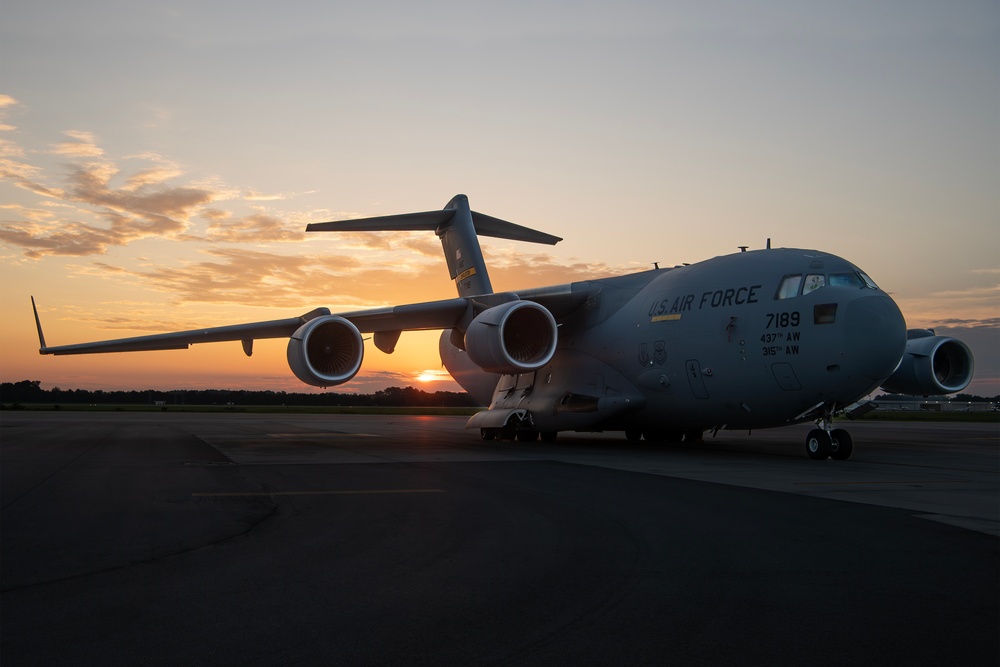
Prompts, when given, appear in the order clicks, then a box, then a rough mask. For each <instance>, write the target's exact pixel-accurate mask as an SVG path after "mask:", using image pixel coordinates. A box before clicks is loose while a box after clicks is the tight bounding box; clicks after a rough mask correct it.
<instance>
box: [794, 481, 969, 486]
mask: <svg viewBox="0 0 1000 667" xmlns="http://www.w3.org/2000/svg"><path fill="white" fill-rule="evenodd" d="M969 482H970V480H968V479H929V480H928V479H925V480H921V479H912V480H902V481H896V480H893V481H881V482H878V481H875V482H795V485H796V486H844V485H847V486H853V485H856V484H968V483H969Z"/></svg>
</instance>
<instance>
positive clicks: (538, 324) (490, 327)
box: [465, 301, 559, 374]
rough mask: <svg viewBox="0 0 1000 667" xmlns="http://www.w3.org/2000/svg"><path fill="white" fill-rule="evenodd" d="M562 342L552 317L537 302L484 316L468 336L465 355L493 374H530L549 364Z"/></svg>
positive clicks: (506, 307)
mask: <svg viewBox="0 0 1000 667" xmlns="http://www.w3.org/2000/svg"><path fill="white" fill-rule="evenodd" d="M558 339H559V334H558V329H557V328H556V320H555V318H554V317H552V313H550V312H549V311H548V310H546V309H545V308H544V307H542V306H540V305H538V304H537V303H535V302H533V301H510V302H508V303H504V304H501V305H499V306H494V307H493V308H489V309H487V310H484V311H483V312H481V313H480V314H479V315H478V316H477V317H476V319H474V320H472V323H471V324H470V325H469V328H468V329H467V330H466V332H465V351H466V352H467V353H468V355H469V359H471V360H472V362H473V363H475V364H476V365H477V366H479V367H480V368H482V369H483V370H484V371H488V372H490V373H504V374H515V373H527V372H530V371H534V370H538V369H539V368H541V367H542V366H544V365H545V364H547V363H549V361H550V360H551V359H552V355H554V354H555V353H556V342H557V341H558Z"/></svg>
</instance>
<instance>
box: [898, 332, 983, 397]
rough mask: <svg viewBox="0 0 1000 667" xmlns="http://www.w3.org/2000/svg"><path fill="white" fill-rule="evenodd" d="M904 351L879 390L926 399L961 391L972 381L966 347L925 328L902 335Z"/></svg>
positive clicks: (955, 340)
mask: <svg viewBox="0 0 1000 667" xmlns="http://www.w3.org/2000/svg"><path fill="white" fill-rule="evenodd" d="M906 337H907V341H906V352H905V353H904V354H903V358H902V360H901V361H900V362H899V366H897V367H896V370H895V371H893V373H892V375H890V376H889V379H887V380H886V381H885V383H884V384H883V385H882V387H881V389H882V390H883V391H887V392H889V393H891V394H914V395H917V396H930V395H935V394H952V393H955V392H956V391H962V390H963V389H965V388H966V387H967V386H969V383H970V382H971V381H972V370H973V367H974V362H973V359H972V351H971V350H970V349H969V346H968V345H966V344H965V343H963V342H962V341H960V340H958V339H955V338H948V337H947V336H935V335H934V332H932V331H928V330H927V329H910V330H909V331H907V332H906Z"/></svg>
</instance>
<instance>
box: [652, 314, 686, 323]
mask: <svg viewBox="0 0 1000 667" xmlns="http://www.w3.org/2000/svg"><path fill="white" fill-rule="evenodd" d="M679 319H681V316H680V313H674V314H673V315H657V316H656V317H654V318H653V319H651V320H650V322H676V321H677V320H679Z"/></svg>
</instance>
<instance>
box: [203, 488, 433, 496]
mask: <svg viewBox="0 0 1000 667" xmlns="http://www.w3.org/2000/svg"><path fill="white" fill-rule="evenodd" d="M389 493H445V490H444V489H359V490H355V491H247V492H239V491H237V492H220V493H192V494H191V495H192V496H194V497H195V498H253V497H261V496H352V495H355V496H363V495H377V494H389Z"/></svg>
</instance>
